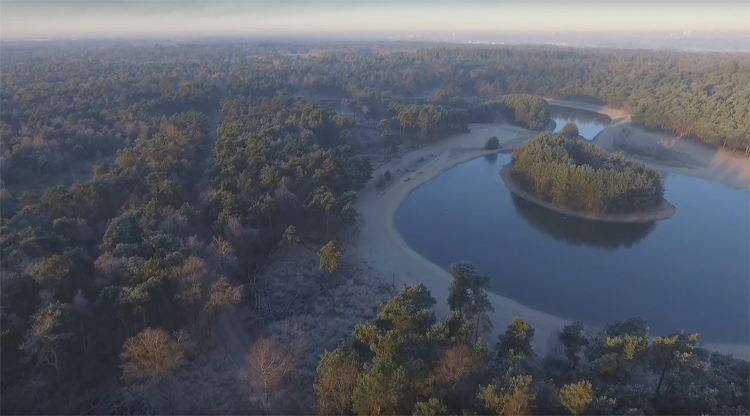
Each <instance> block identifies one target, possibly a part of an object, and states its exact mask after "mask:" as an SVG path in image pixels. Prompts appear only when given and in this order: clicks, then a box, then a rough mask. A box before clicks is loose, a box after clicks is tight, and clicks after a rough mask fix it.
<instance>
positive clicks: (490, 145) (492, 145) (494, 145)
mask: <svg viewBox="0 0 750 416" xmlns="http://www.w3.org/2000/svg"><path fill="white" fill-rule="evenodd" d="M484 148H485V149H487V150H494V149H498V148H500V140H498V139H497V136H492V137H490V138H489V139H487V143H485V144H484Z"/></svg>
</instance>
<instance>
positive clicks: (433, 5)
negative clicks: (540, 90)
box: [0, 0, 750, 39]
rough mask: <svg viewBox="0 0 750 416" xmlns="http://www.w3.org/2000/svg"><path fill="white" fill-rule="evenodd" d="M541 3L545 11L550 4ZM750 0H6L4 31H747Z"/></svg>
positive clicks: (19, 34)
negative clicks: (304, 0)
mask: <svg viewBox="0 0 750 416" xmlns="http://www.w3.org/2000/svg"><path fill="white" fill-rule="evenodd" d="M542 11H543V12H542ZM748 18H750V6H749V5H748V3H747V2H744V1H712V2H677V1H662V2H644V1H632V2H625V1H612V2H592V1H577V2H565V1H559V0H547V1H526V2H510V1H497V2H492V3H490V2H458V1H438V2H428V1H410V2H394V1H310V2H301V1H273V2H269V1H257V2H240V1H215V2H196V1H162V0H143V1H44V0H40V1H4V2H3V3H2V17H1V18H0V21H1V22H2V32H1V35H2V37H3V38H5V39H19V38H20V39H28V38H50V37H55V38H56V37H73V38H85V37H148V36H167V35H168V36H226V35H258V34H275V35H278V34H329V35H347V34H348V35H351V34H386V33H395V32H405V31H406V32H443V33H446V32H447V33H450V32H466V31H471V32H485V33H498V32H539V31H563V32H592V31H610V32H611V31H615V32H616V31H627V32H643V31H679V32H685V31H688V32H689V31H721V32H727V31H739V32H747V31H748Z"/></svg>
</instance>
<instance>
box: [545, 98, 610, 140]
mask: <svg viewBox="0 0 750 416" xmlns="http://www.w3.org/2000/svg"><path fill="white" fill-rule="evenodd" d="M549 111H550V117H552V120H554V121H555V124H556V125H555V130H554V133H557V132H559V131H560V130H562V128H563V126H565V125H566V124H568V123H575V124H576V125H578V134H579V135H581V136H583V138H585V139H586V140H594V137H596V135H597V134H599V132H600V131H602V130H604V128H605V127H607V126H608V125H609V123H610V122H611V121H612V119H611V118H609V117H608V116H605V115H604V114H600V113H596V112H593V111H587V110H579V109H577V108H570V107H563V106H559V105H550V106H549Z"/></svg>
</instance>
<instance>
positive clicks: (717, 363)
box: [315, 263, 750, 416]
mask: <svg viewBox="0 0 750 416" xmlns="http://www.w3.org/2000/svg"><path fill="white" fill-rule="evenodd" d="M451 273H452V274H453V279H454V282H453V284H451V286H450V294H449V298H448V303H449V305H450V307H451V311H452V312H451V314H450V315H449V316H448V317H447V318H445V319H444V320H438V319H436V316H435V313H434V311H433V309H432V308H433V306H434V305H435V303H436V299H435V298H433V297H432V296H431V294H430V292H429V291H428V290H427V289H426V288H425V287H424V286H423V285H419V286H406V287H404V288H403V290H402V291H401V293H399V294H398V295H397V296H396V297H394V298H392V299H390V300H389V301H387V302H386V303H384V304H382V305H381V306H380V308H379V311H378V314H377V317H376V318H375V319H373V320H372V321H368V322H363V323H361V324H359V325H357V326H355V327H354V330H353V331H352V335H351V338H350V339H349V340H348V341H347V342H345V343H344V344H342V346H341V347H339V348H338V349H336V350H334V351H327V352H325V353H324V354H323V355H322V356H321V358H320V363H319V365H318V378H317V382H316V384H315V392H316V394H317V398H318V401H317V406H316V411H317V412H318V414H352V413H354V414H357V415H381V414H383V415H385V414H401V415H406V414H411V415H419V416H423V415H429V416H436V415H445V414H448V415H461V414H492V415H566V414H567V415H644V414H645V415H652V414H668V415H669V414H675V415H676V414H747V412H748V411H747V409H748V405H749V404H750V403H749V400H750V396H749V394H748V391H749V390H748V389H749V388H750V384H748V376H750V373H748V366H747V363H746V362H743V361H741V360H737V359H733V358H731V357H729V356H725V355H722V354H717V353H708V352H707V351H705V350H703V349H701V348H698V347H697V346H696V342H697V336H696V335H695V334H686V333H684V332H679V333H675V334H673V335H670V336H665V337H655V338H653V339H651V338H650V334H649V329H648V326H647V324H646V322H645V321H643V320H642V319H640V318H632V319H628V320H624V321H618V322H615V323H612V324H610V325H607V326H605V327H604V328H603V329H602V330H601V331H598V332H592V331H587V330H586V329H585V328H584V326H583V325H581V324H580V323H573V324H570V325H567V326H565V327H563V328H562V329H561V330H560V331H559V332H558V333H557V334H556V336H555V337H553V338H552V339H551V342H550V354H549V355H547V356H545V357H537V356H536V355H535V354H534V352H533V351H532V349H531V341H532V340H533V339H534V328H533V327H531V326H530V325H529V324H528V323H526V322H524V321H523V320H521V319H519V318H516V319H515V320H514V321H513V322H512V323H511V324H510V325H509V326H508V327H507V329H506V330H505V332H504V333H502V334H501V335H500V336H498V338H497V340H494V344H487V343H485V342H484V341H483V340H482V338H478V337H476V335H475V334H476V333H475V331H476V323H477V317H479V318H480V319H481V317H482V316H486V315H485V314H486V313H487V312H488V310H489V309H491V308H492V307H491V306H489V304H488V303H487V301H486V292H485V291H484V290H485V289H486V288H487V287H488V285H489V278H487V277H486V276H482V275H481V274H479V273H478V272H477V271H476V270H475V269H474V268H473V267H472V266H471V265H468V264H466V263H458V264H454V265H452V266H451ZM644 380H652V381H653V382H651V381H649V382H644Z"/></svg>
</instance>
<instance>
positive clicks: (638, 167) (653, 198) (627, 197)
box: [511, 132, 664, 214]
mask: <svg viewBox="0 0 750 416" xmlns="http://www.w3.org/2000/svg"><path fill="white" fill-rule="evenodd" d="M511 176H512V178H513V180H515V181H516V182H517V183H518V184H519V185H520V186H521V187H523V188H524V189H526V190H527V191H529V192H532V193H533V194H535V195H536V196H537V197H539V198H541V199H543V200H544V201H547V202H550V203H552V204H553V205H555V206H556V207H559V208H569V209H575V210H580V211H584V212H587V213H591V214H623V213H632V212H639V211H645V210H648V209H651V208H655V207H657V206H659V205H660V204H661V203H662V201H663V197H664V178H662V176H661V174H660V173H659V172H657V171H656V170H655V169H653V168H651V167H648V166H646V165H644V164H642V163H640V162H637V161H631V160H627V159H625V156H623V155H622V154H621V153H613V154H611V155H610V154H609V153H607V152H606V151H605V150H604V149H602V148H600V147H597V146H593V145H591V144H589V143H586V142H585V141H583V140H579V139H572V138H568V137H565V136H564V135H562V134H553V133H549V132H545V133H542V134H540V135H539V136H537V137H536V138H534V139H533V140H530V141H529V142H527V143H526V144H524V145H523V146H521V147H519V148H518V149H516V150H515V151H514V152H513V158H512V169H511Z"/></svg>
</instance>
